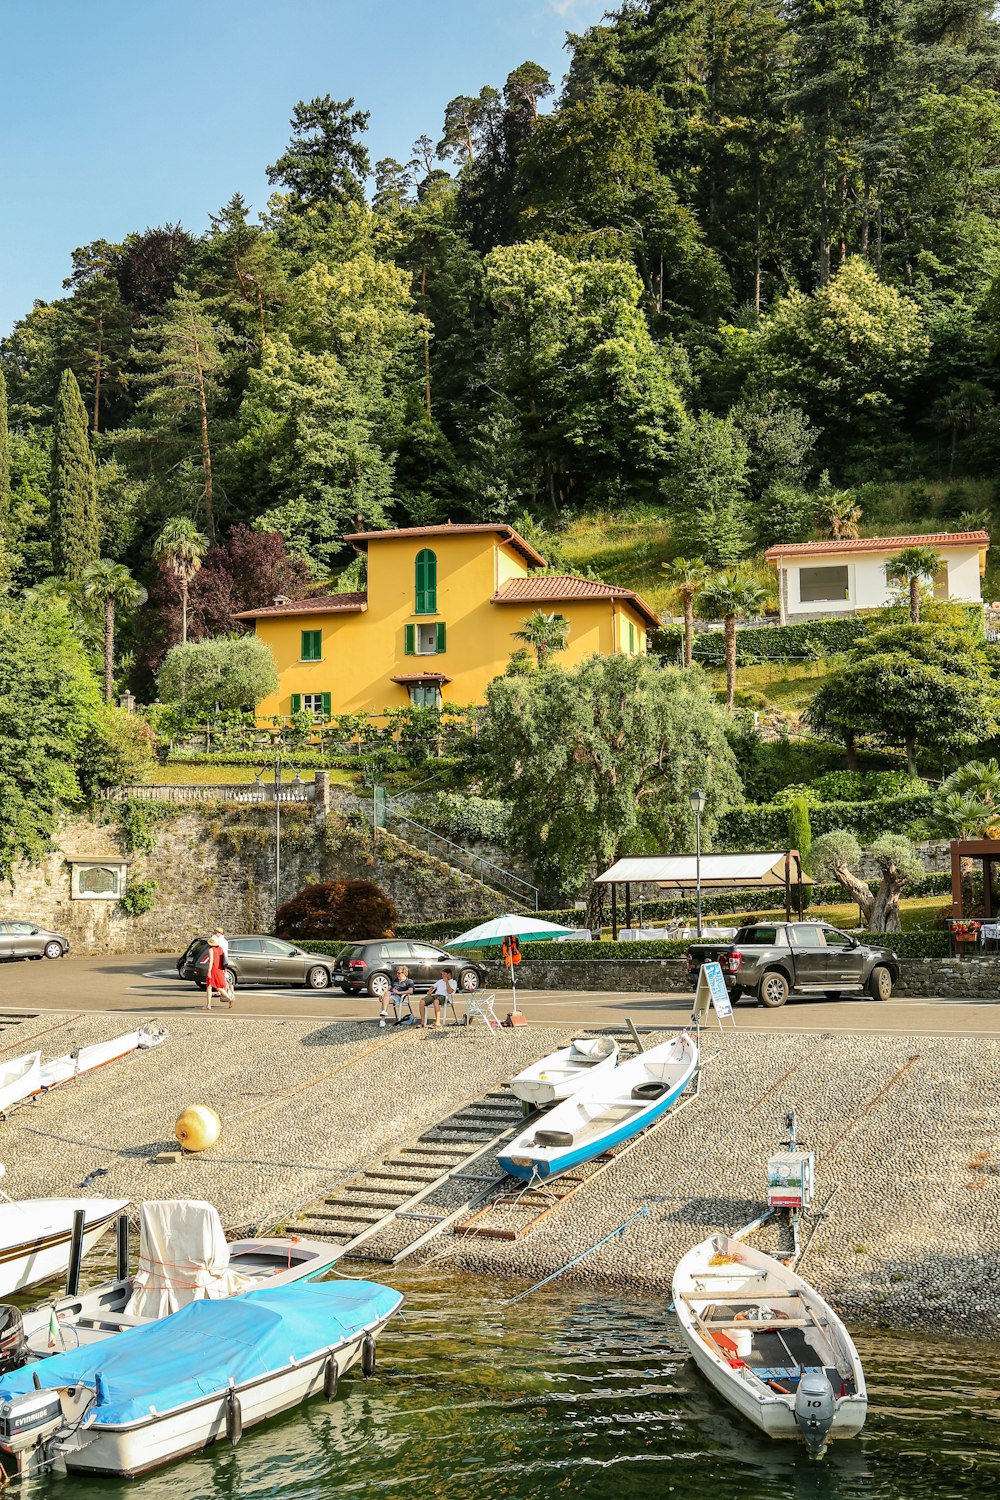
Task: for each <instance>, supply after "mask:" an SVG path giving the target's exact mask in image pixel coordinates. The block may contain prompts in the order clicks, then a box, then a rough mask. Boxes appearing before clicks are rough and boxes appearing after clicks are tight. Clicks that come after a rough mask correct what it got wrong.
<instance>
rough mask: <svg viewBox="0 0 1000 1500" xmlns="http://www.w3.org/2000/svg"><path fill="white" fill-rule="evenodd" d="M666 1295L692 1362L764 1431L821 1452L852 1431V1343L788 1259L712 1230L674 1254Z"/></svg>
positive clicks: (857, 1381)
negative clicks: (677, 1256) (680, 1254)
mask: <svg viewBox="0 0 1000 1500" xmlns="http://www.w3.org/2000/svg"><path fill="white" fill-rule="evenodd" d="M673 1297H674V1309H675V1311H676V1314H677V1319H678V1322H679V1323H680V1328H681V1333H682V1335H683V1338H684V1342H685V1343H686V1345H687V1346H688V1348H689V1349H690V1351H691V1355H692V1357H693V1359H694V1362H695V1364H696V1365H697V1366H698V1368H699V1370H700V1371H701V1372H702V1374H703V1375H704V1376H705V1378H706V1379H707V1380H708V1381H709V1382H710V1383H711V1384H712V1385H713V1386H714V1387H715V1389H716V1390H717V1391H718V1392H719V1394H720V1395H721V1396H723V1397H724V1398H725V1400H727V1401H728V1402H729V1403H730V1405H731V1406H733V1407H735V1408H736V1410H737V1411H738V1412H741V1413H742V1414H743V1416H745V1417H747V1418H748V1419H749V1420H750V1421H751V1422H753V1424H754V1426H756V1427H759V1428H760V1430H761V1431H762V1432H765V1433H766V1434H767V1435H768V1437H773V1438H791V1439H799V1440H800V1441H803V1442H804V1443H805V1445H806V1448H807V1449H808V1451H809V1453H810V1455H811V1456H812V1457H814V1458H821V1457H822V1455H823V1453H824V1452H825V1451H826V1447H827V1444H828V1443H829V1442H830V1440H831V1439H833V1438H850V1437H856V1436H857V1434H858V1433H859V1432H860V1431H861V1429H862V1427H863V1426H864V1422H865V1416H866V1415H867V1412H868V1393H867V1390H866V1388H865V1376H864V1371H863V1370H862V1368H861V1360H860V1358H859V1357H858V1351H857V1349H856V1348H855V1347H854V1341H853V1339H852V1338H851V1336H850V1334H849V1333H848V1331H847V1329H846V1328H845V1327H844V1324H843V1322H842V1321H841V1319H840V1318H839V1317H838V1316H837V1314H836V1313H835V1312H834V1310H833V1308H832V1307H831V1306H830V1305H829V1303H828V1302H826V1301H824V1299H823V1298H822V1297H821V1296H820V1294H819V1292H817V1291H816V1290H815V1288H814V1287H811V1286H810V1285H809V1283H808V1282H807V1281H804V1280H803V1279H802V1277H801V1276H799V1275H798V1274H797V1273H796V1272H795V1271H793V1270H791V1269H790V1268H789V1267H788V1266H785V1265H782V1263H781V1262H780V1261H778V1260H775V1259H773V1257H772V1256H770V1255H765V1254H764V1252H763V1251H762V1250H757V1249H754V1247H753V1246H751V1245H747V1244H745V1243H744V1242H743V1241H742V1240H734V1239H730V1238H729V1236H727V1235H724V1234H719V1235H715V1236H713V1237H712V1238H711V1239H707V1240H704V1241H703V1242H702V1243H701V1244H700V1245H696V1246H695V1247H694V1249H693V1250H689V1251H688V1253H687V1255H685V1256H684V1258H683V1259H682V1260H681V1261H680V1262H679V1264H678V1266H677V1269H676V1271H675V1272H674V1280H673Z"/></svg>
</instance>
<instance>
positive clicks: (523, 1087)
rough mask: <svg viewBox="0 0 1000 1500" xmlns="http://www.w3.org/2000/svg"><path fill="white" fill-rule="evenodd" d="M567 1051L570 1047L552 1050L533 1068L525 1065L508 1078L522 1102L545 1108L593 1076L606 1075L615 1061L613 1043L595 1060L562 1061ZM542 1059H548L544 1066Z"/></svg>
mask: <svg viewBox="0 0 1000 1500" xmlns="http://www.w3.org/2000/svg"><path fill="white" fill-rule="evenodd" d="M571 1052H572V1048H570V1047H566V1048H564V1049H563V1051H562V1052H557V1053H555V1054H554V1055H553V1057H552V1059H551V1060H550V1059H548V1058H543V1060H542V1062H541V1063H540V1064H536V1065H535V1067H534V1068H527V1069H525V1071H524V1072H523V1073H520V1074H518V1076H517V1077H516V1078H512V1079H511V1083H510V1091H511V1093H512V1094H515V1095H516V1096H517V1098H518V1099H521V1100H522V1101H523V1102H524V1103H525V1104H530V1105H533V1106H534V1108H535V1109H547V1108H548V1106H549V1105H550V1104H559V1103H560V1102H561V1101H562V1100H563V1099H569V1098H570V1097H571V1096H572V1095H573V1094H575V1093H577V1092H578V1090H579V1089H582V1088H589V1087H590V1085H591V1084H592V1083H593V1081H594V1079H595V1078H602V1077H603V1078H606V1077H607V1076H608V1075H609V1074H610V1073H613V1072H614V1070H615V1068H616V1067H617V1065H618V1048H617V1047H616V1048H615V1050H614V1052H612V1053H609V1055H608V1056H607V1057H602V1058H601V1059H600V1061H599V1062H595V1063H589V1064H580V1065H578V1066H576V1067H573V1066H572V1065H571V1064H569V1063H564V1062H563V1061H562V1059H563V1058H566V1057H568V1056H569V1054H570V1053H571ZM557 1059H559V1061H557ZM546 1063H550V1067H549V1068H546V1067H545V1064H546ZM546 1074H548V1075H549V1076H546Z"/></svg>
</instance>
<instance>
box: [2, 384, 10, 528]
mask: <svg viewBox="0 0 1000 1500" xmlns="http://www.w3.org/2000/svg"><path fill="white" fill-rule="evenodd" d="M9 527H10V438H9V436H8V432H7V382H6V381H5V380H4V378H3V371H2V370H0V547H6V545H7V540H8V534H9Z"/></svg>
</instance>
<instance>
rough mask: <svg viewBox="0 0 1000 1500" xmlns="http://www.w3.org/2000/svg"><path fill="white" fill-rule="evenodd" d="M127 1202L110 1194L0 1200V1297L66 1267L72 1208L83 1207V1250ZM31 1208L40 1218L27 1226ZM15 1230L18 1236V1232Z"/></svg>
mask: <svg viewBox="0 0 1000 1500" xmlns="http://www.w3.org/2000/svg"><path fill="white" fill-rule="evenodd" d="M36 1205H37V1207H36ZM127 1207H128V1202H127V1201H125V1200H122V1201H120V1202H119V1201H118V1200H116V1199H110V1198H102V1199H94V1198H78V1199H73V1198H67V1199H62V1200H52V1201H51V1202H50V1201H49V1200H46V1199H44V1198H39V1199H27V1200H25V1201H23V1202H19V1203H12V1204H5V1205H3V1207H2V1208H0V1226H2V1227H0V1297H7V1296H10V1295H11V1294H12V1293H14V1292H19V1291H23V1289H24V1288H25V1287H29V1286H35V1285H37V1283H38V1282H40V1281H51V1280H52V1279H53V1278H54V1277H56V1276H61V1275H62V1274H63V1273H64V1272H65V1271H66V1268H67V1266H68V1265H69V1257H70V1246H71V1241H72V1237H73V1213H74V1210H76V1209H78V1208H82V1209H83V1210H84V1212H85V1213H86V1214H87V1220H86V1224H85V1228H84V1234H83V1252H84V1254H85V1255H86V1254H87V1253H88V1252H89V1251H90V1250H92V1249H93V1247H94V1245H96V1243H97V1241H98V1240H99V1239H100V1238H101V1236H102V1235H103V1234H105V1233H106V1232H107V1230H108V1229H110V1227H111V1225H112V1224H113V1223H114V1221H115V1220H116V1219H117V1218H118V1215H119V1214H120V1213H122V1212H123V1211H124V1210H125V1209H126V1208H127ZM59 1210H62V1212H60V1211H59ZM33 1213H37V1214H39V1215H40V1216H41V1217H42V1218H44V1220H45V1222H44V1223H40V1224H39V1225H38V1226H37V1228H31V1227H28V1226H29V1225H30V1216H31V1215H32V1214H33ZM8 1217H10V1219H11V1221H12V1223H11V1227H10V1228H9V1229H8V1228H7V1226H6V1222H5V1221H6V1220H7V1218H8ZM19 1235H23V1237H21V1238H19V1237H18V1236H19Z"/></svg>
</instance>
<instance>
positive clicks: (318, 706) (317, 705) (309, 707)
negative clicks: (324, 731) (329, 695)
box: [302, 693, 324, 714]
mask: <svg viewBox="0 0 1000 1500" xmlns="http://www.w3.org/2000/svg"><path fill="white" fill-rule="evenodd" d="M323 698H324V694H323V693H303V694H302V707H303V709H304V710H305V712H306V713H307V714H321V713H322V712H323Z"/></svg>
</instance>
